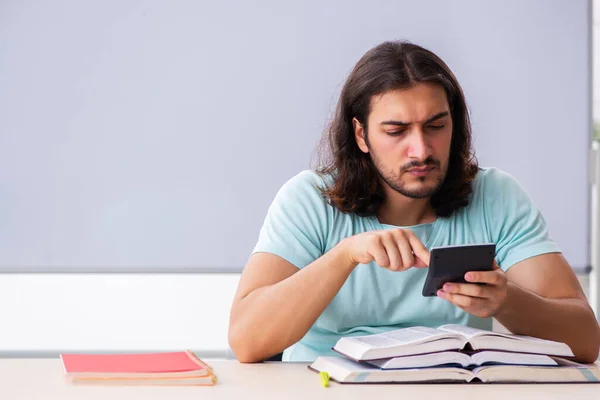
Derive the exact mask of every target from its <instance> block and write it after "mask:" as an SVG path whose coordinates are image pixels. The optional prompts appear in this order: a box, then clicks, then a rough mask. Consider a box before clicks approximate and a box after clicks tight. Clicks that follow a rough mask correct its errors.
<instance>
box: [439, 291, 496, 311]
mask: <svg viewBox="0 0 600 400" xmlns="http://www.w3.org/2000/svg"><path fill="white" fill-rule="evenodd" d="M438 297H441V298H442V299H444V300H447V301H449V302H450V303H452V304H454V305H456V306H458V307H460V308H463V309H465V308H466V309H469V308H483V307H485V305H486V304H487V303H488V300H487V299H483V298H479V297H471V296H465V295H462V294H457V293H446V292H443V291H441V290H440V291H438Z"/></svg>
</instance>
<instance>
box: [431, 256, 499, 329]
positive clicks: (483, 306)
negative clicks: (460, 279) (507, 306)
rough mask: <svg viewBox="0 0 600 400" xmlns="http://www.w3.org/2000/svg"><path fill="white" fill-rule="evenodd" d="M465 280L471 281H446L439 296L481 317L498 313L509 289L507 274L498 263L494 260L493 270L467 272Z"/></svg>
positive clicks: (439, 291) (438, 293)
mask: <svg viewBox="0 0 600 400" xmlns="http://www.w3.org/2000/svg"><path fill="white" fill-rule="evenodd" d="M465 280H466V281H467V282H469V283H455V282H448V283H445V284H444V287H443V288H442V289H441V290H438V292H437V295H438V297H440V298H442V299H444V300H447V301H449V302H450V303H452V304H454V305H455V306H457V307H459V308H461V309H463V310H465V311H466V312H468V313H469V314H473V315H475V316H478V317H481V318H488V317H493V316H494V315H496V314H497V313H498V311H500V309H501V308H502V306H503V305H504V301H505V300H506V295H507V291H508V281H507V279H506V275H505V274H504V271H502V269H500V267H499V266H498V264H496V262H494V270H493V271H470V272H467V273H466V274H465Z"/></svg>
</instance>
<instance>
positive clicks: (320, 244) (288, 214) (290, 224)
mask: <svg viewBox="0 0 600 400" xmlns="http://www.w3.org/2000/svg"><path fill="white" fill-rule="evenodd" d="M322 183H323V181H322V180H321V179H320V178H319V177H318V175H317V174H316V173H314V172H312V171H303V172H301V173H300V174H298V175H296V176H295V177H293V178H292V179H290V180H289V181H288V182H286V183H285V184H284V185H283V186H282V187H281V189H280V190H279V191H278V192H277V195H276V196H275V199H274V200H273V202H272V203H271V206H270V207H269V210H268V212H267V216H266V218H265V220H264V223H263V226H262V228H261V230H260V234H259V237H258V243H257V244H256V246H255V247H254V250H253V252H252V253H258V252H266V253H272V254H275V255H278V256H279V257H282V258H284V259H285V260H287V261H289V262H290V263H292V264H293V265H295V266H296V267H298V268H304V267H305V266H306V265H308V264H310V263H311V262H313V261H314V260H316V259H317V258H319V257H320V256H321V255H323V253H324V249H325V248H326V241H327V232H328V207H331V206H330V205H328V204H327V202H326V200H325V198H324V196H323V194H322V193H321V191H320V190H319V188H318V187H319V186H322Z"/></svg>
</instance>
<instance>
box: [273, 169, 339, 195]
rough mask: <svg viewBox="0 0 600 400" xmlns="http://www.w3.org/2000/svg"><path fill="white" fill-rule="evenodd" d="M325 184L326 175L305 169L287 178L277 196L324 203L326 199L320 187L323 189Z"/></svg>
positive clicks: (326, 180) (326, 181) (326, 182)
mask: <svg viewBox="0 0 600 400" xmlns="http://www.w3.org/2000/svg"><path fill="white" fill-rule="evenodd" d="M327 184H328V179H327V177H323V176H321V175H319V174H318V173H317V172H315V171H313V170H308V169H307V170H303V171H301V172H299V173H297V174H296V175H294V176H293V177H291V178H290V179H288V180H287V181H286V182H285V183H284V184H283V186H282V187H281V189H280V190H279V196H283V197H285V198H294V199H295V200H298V201H305V202H306V201H309V202H311V203H319V204H323V203H326V199H325V195H324V194H323V193H322V191H321V189H324V188H325V187H326V186H327Z"/></svg>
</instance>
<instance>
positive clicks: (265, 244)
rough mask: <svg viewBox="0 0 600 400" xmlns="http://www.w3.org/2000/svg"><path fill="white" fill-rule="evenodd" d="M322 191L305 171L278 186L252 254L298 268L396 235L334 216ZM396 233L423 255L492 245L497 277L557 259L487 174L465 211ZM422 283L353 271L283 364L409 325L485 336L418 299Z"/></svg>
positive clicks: (530, 207) (500, 177)
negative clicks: (538, 260) (458, 327)
mask: <svg viewBox="0 0 600 400" xmlns="http://www.w3.org/2000/svg"><path fill="white" fill-rule="evenodd" d="M324 185H325V182H324V181H323V180H322V179H321V177H319V176H318V175H317V174H316V173H315V172H313V171H303V172H301V173H299V174H298V175H296V176H295V177H293V178H292V179H290V180H289V181H288V182H286V183H285V184H284V185H283V187H282V188H281V189H280V190H279V192H278V193H277V195H276V196H275V199H274V200H273V203H272V204H271V206H270V208H269V211H268V213H267V216H266V219H265V221H264V224H263V226H262V229H261V231H260V235H259V239H258V243H257V244H256V247H255V248H254V251H253V252H254V253H256V252H268V253H272V254H275V255H278V256H280V257H282V258H284V259H285V260H287V261H289V262H290V263H292V264H293V265H295V266H296V267H298V268H304V267H305V266H307V265H309V264H310V263H312V262H313V261H314V260H316V259H317V258H319V257H320V256H322V255H323V254H324V253H326V252H327V251H329V250H330V249H331V248H333V247H334V246H335V245H336V244H338V243H339V242H340V241H341V240H342V239H344V238H346V237H348V236H352V235H356V234H359V233H362V232H366V231H374V230H382V229H393V228H398V227H396V226H391V225H384V224H381V223H380V222H379V220H378V219H377V217H360V216H358V215H355V214H346V213H342V212H341V211H339V210H338V209H337V208H335V207H333V206H331V205H330V204H328V202H327V201H326V199H325V198H324V196H323V195H322V194H321V192H320V191H319V189H318V188H317V186H321V187H323V186H324ZM402 228H404V229H410V230H412V231H413V232H414V233H415V234H416V235H417V236H418V237H419V238H420V239H421V241H422V242H423V244H424V245H425V247H427V248H428V249H431V248H432V247H436V246H447V245H458V244H475V243H495V244H496V262H497V263H498V265H500V267H501V268H502V269H503V270H507V269H508V268H510V267H511V266H512V265H514V264H516V263H518V262H520V261H522V260H525V259H526V258H529V257H533V256H536V255H539V254H544V253H552V252H559V251H560V250H559V249H558V247H557V245H556V244H555V243H554V242H553V241H552V240H551V239H550V237H549V235H548V232H547V228H546V222H545V221H544V219H543V217H542V215H541V214H540V212H539V211H538V209H537V207H536V206H535V205H534V204H533V202H532V201H531V200H530V198H529V197H528V196H527V194H526V193H525V191H524V190H523V189H522V188H521V186H520V185H519V184H518V183H517V181H516V180H515V179H514V178H513V177H512V176H510V175H509V174H507V173H505V172H502V171H500V170H498V169H495V168H488V169H480V170H479V172H478V174H477V176H476V178H475V180H474V182H473V193H472V195H471V199H470V202H469V205H468V206H466V207H464V208H462V209H460V210H459V211H457V212H455V213H454V214H452V215H451V216H450V217H448V218H438V219H437V220H436V221H435V222H432V223H428V224H422V225H416V226H409V227H402ZM426 275H427V269H426V268H411V269H409V270H407V271H403V272H395V271H389V270H386V269H384V268H381V267H379V266H378V265H376V264H375V263H374V262H372V263H370V264H360V265H358V266H357V267H356V268H355V269H354V271H353V272H352V273H351V274H350V276H349V277H348V279H347V281H346V282H345V283H344V285H343V286H342V288H341V289H340V291H339V292H338V293H337V295H336V296H335V297H334V299H333V300H332V301H331V303H330V304H329V305H328V306H327V308H326V309H325V310H324V311H323V313H322V314H321V315H320V316H319V318H318V319H317V320H316V322H315V323H314V325H313V326H312V327H311V328H310V329H309V331H308V332H307V333H306V335H305V336H304V337H303V338H302V339H301V340H300V341H299V342H298V343H296V344H294V345H293V346H291V347H290V348H288V349H286V350H285V351H284V354H283V360H284V361H313V360H314V359H315V358H316V357H317V356H322V355H337V353H335V352H333V351H332V350H331V348H332V347H333V346H334V345H335V343H336V342H337V340H338V339H339V338H340V337H342V336H355V335H365V334H371V333H380V332H384V331H388V330H392V329H399V328H404V327H409V326H416V325H423V326H430V327H438V326H440V325H444V324H462V325H467V326H472V327H476V328H482V329H491V328H492V320H491V318H487V319H483V318H479V317H475V316H473V315H470V314H468V313H466V312H465V311H463V310H461V309H460V308H458V307H456V306H454V305H452V304H450V303H448V302H447V301H445V300H443V299H440V298H438V297H423V296H422V295H421V290H422V288H423V283H424V282H425V277H426ZM305 295H306V296H310V293H305ZM282 301H285V299H282Z"/></svg>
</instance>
